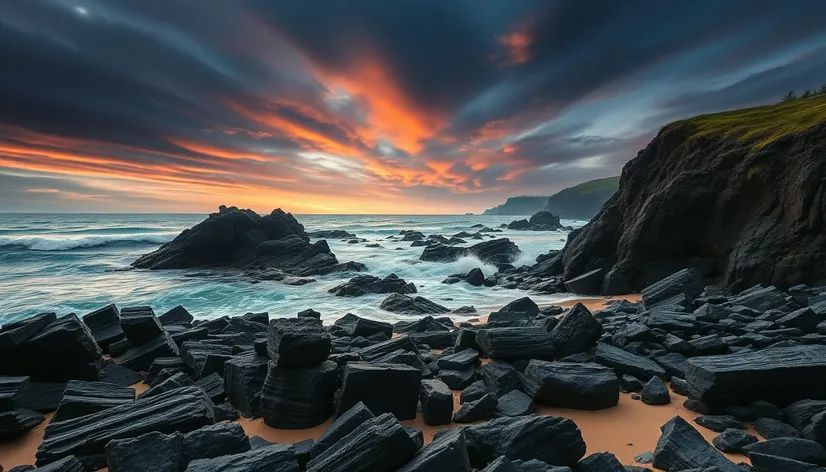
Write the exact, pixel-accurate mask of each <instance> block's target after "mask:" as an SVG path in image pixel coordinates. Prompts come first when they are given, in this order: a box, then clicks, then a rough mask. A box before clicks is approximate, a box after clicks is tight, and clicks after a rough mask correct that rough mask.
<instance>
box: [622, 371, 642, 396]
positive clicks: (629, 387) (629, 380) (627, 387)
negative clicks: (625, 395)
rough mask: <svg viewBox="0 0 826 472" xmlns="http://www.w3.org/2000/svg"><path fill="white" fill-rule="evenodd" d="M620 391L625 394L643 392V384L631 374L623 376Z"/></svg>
mask: <svg viewBox="0 0 826 472" xmlns="http://www.w3.org/2000/svg"><path fill="white" fill-rule="evenodd" d="M619 382H620V390H621V391H623V392H641V391H642V388H643V383H642V382H640V379H638V378H636V377H634V376H633V375H629V374H622V376H620V379H619Z"/></svg>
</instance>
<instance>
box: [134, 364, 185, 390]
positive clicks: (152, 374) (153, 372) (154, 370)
mask: <svg viewBox="0 0 826 472" xmlns="http://www.w3.org/2000/svg"><path fill="white" fill-rule="evenodd" d="M169 369H177V372H183V371H184V370H186V369H187V366H186V364H184V360H183V359H181V358H180V357H158V358H155V359H154V360H153V361H152V364H151V365H150V366H149V370H147V371H146V379H144V380H145V381H146V383H148V384H150V385H151V384H152V383H153V382H154V381H155V378H156V377H157V376H158V375H159V374H160V373H161V371H164V370H169ZM177 372H176V373H177ZM167 378H168V377H167Z"/></svg>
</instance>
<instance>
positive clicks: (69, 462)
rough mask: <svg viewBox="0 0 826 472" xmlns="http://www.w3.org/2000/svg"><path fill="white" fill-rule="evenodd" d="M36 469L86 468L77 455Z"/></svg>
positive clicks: (67, 471)
mask: <svg viewBox="0 0 826 472" xmlns="http://www.w3.org/2000/svg"><path fill="white" fill-rule="evenodd" d="M12 470H14V469H12ZM36 470H37V471H38V472H83V471H84V470H85V469H84V468H83V463H82V462H80V460H78V458H77V457H75V456H67V457H64V458H63V459H60V460H58V461H55V462H52V463H51V464H48V465H45V466H43V467H38V468H37V469H36ZM9 472H11V471H9Z"/></svg>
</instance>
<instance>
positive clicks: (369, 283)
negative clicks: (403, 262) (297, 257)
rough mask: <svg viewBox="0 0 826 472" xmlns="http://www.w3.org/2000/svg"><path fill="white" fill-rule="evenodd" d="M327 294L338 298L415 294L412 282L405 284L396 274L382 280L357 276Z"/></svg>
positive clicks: (414, 286)
mask: <svg viewBox="0 0 826 472" xmlns="http://www.w3.org/2000/svg"><path fill="white" fill-rule="evenodd" d="M329 292H330V293H332V294H334V295H336V296H339V297H359V296H361V295H367V294H368V293H402V294H408V293H416V285H415V284H414V283H413V282H410V283H408V282H405V281H404V279H400V278H399V277H398V276H397V275H396V274H390V275H388V276H387V277H385V278H383V279H380V278H378V277H375V276H373V275H358V276H356V277H353V278H352V279H350V280H349V281H347V282H345V283H343V284H341V285H337V286H335V287H333V288H331V289H330V290H329Z"/></svg>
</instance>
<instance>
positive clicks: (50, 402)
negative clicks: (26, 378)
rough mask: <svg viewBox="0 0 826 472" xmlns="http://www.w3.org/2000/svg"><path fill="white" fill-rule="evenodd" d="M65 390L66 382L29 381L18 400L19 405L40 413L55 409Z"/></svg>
mask: <svg viewBox="0 0 826 472" xmlns="http://www.w3.org/2000/svg"><path fill="white" fill-rule="evenodd" d="M64 390H66V382H29V383H28V384H27V385H26V388H25V389H24V390H23V394H22V395H21V396H20V397H19V399H18V400H17V407H18V408H23V409H26V410H34V411H37V412H39V413H49V412H52V411H55V410H57V405H59V404H60V400H62V399H63V391H64Z"/></svg>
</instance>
